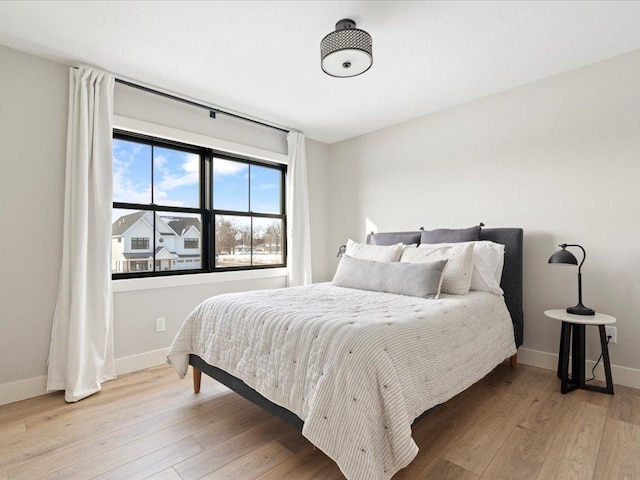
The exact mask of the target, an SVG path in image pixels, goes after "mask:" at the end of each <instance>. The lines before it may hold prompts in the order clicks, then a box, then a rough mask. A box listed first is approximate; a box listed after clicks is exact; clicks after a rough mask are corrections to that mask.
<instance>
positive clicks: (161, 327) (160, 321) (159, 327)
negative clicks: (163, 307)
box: [156, 317, 164, 333]
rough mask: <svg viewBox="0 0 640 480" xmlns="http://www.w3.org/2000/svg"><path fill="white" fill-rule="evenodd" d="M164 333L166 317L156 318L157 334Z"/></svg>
mask: <svg viewBox="0 0 640 480" xmlns="http://www.w3.org/2000/svg"><path fill="white" fill-rule="evenodd" d="M158 332H164V317H160V318H156V333H158Z"/></svg>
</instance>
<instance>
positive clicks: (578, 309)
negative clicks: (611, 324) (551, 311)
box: [567, 304, 596, 315]
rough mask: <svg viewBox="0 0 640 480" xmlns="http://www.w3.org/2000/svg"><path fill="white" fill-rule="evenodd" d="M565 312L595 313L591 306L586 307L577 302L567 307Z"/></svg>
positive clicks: (576, 313)
mask: <svg viewBox="0 0 640 480" xmlns="http://www.w3.org/2000/svg"><path fill="white" fill-rule="evenodd" d="M567 313H572V314H573V315H595V314H596V312H595V310H593V309H592V308H587V307H585V306H584V305H582V304H578V305H576V306H575V307H569V308H567Z"/></svg>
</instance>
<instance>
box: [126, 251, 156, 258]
mask: <svg viewBox="0 0 640 480" xmlns="http://www.w3.org/2000/svg"><path fill="white" fill-rule="evenodd" d="M122 255H124V258H125V259H127V260H148V259H149V258H151V256H152V254H151V252H147V253H123V254H122Z"/></svg>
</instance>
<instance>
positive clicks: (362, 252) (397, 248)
mask: <svg viewBox="0 0 640 480" xmlns="http://www.w3.org/2000/svg"><path fill="white" fill-rule="evenodd" d="M402 249H403V245H402V243H398V244H396V245H367V244H366V243H358V242H354V241H353V240H351V239H349V240H348V241H347V249H346V251H345V254H346V255H349V256H350V257H353V258H359V259H361V260H373V261H374V262H397V261H398V260H400V255H401V254H402Z"/></svg>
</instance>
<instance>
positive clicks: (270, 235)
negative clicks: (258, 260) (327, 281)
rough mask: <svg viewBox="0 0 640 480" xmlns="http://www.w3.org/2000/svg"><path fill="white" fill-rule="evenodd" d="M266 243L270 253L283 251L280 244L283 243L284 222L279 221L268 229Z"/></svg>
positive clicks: (265, 237) (265, 235)
mask: <svg viewBox="0 0 640 480" xmlns="http://www.w3.org/2000/svg"><path fill="white" fill-rule="evenodd" d="M264 240H265V243H267V244H268V245H269V253H273V252H274V250H275V252H276V253H279V252H280V251H281V248H280V244H281V242H282V222H281V221H279V220H277V221H275V222H273V223H271V224H269V226H268V227H267V228H266V230H265V234H264Z"/></svg>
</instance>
